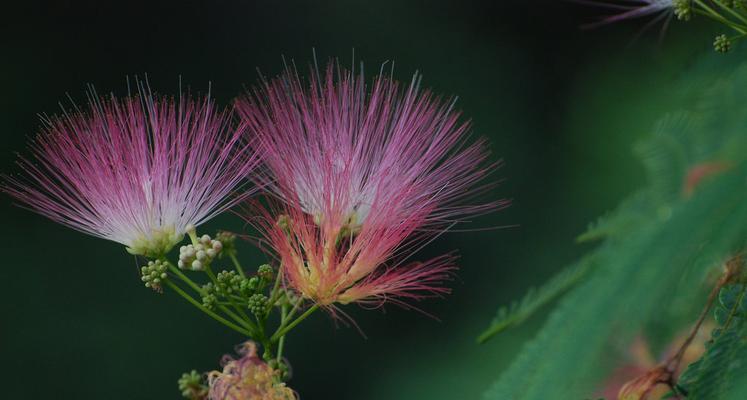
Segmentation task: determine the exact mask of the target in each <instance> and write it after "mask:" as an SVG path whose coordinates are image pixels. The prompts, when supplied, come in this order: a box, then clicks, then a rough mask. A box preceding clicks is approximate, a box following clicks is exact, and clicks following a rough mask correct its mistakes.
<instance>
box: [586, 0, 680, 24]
mask: <svg viewBox="0 0 747 400" xmlns="http://www.w3.org/2000/svg"><path fill="white" fill-rule="evenodd" d="M575 1H576V2H578V3H582V4H588V5H591V6H594V7H599V8H606V9H609V10H611V11H612V13H611V15H608V16H606V17H603V18H602V19H601V20H600V21H598V22H595V23H591V24H588V25H586V27H589V28H593V27H596V26H600V25H606V24H610V23H613V22H618V21H623V20H627V19H635V18H643V17H649V16H653V17H654V18H653V20H652V21H650V22H649V23H648V24H647V27H648V26H650V25H653V24H655V23H657V22H659V21H662V20H665V27H666V25H667V24H668V22H669V20H670V19H671V17H672V15H674V3H673V0H616V1H612V0H606V1H605V0H575Z"/></svg>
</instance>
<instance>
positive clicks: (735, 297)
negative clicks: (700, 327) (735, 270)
mask: <svg viewBox="0 0 747 400" xmlns="http://www.w3.org/2000/svg"><path fill="white" fill-rule="evenodd" d="M714 314H715V317H716V322H717V323H718V324H719V327H718V328H716V329H714V331H713V333H712V338H711V341H710V342H709V343H707V344H706V352H705V354H704V355H703V356H702V357H701V358H700V360H698V361H696V362H694V363H692V364H690V365H689V366H688V368H687V370H685V372H684V373H683V374H682V376H681V377H680V379H679V382H678V388H679V389H680V391H682V392H683V393H686V394H687V398H688V399H695V400H698V399H703V400H705V399H707V400H720V399H724V400H727V399H728V400H730V399H741V398H744V397H743V395H744V394H747V392H746V391H745V389H746V388H747V322H746V321H747V285H744V284H736V285H730V286H727V287H724V288H723V289H721V292H720V293H719V302H718V304H717V306H716V309H715V310H714Z"/></svg>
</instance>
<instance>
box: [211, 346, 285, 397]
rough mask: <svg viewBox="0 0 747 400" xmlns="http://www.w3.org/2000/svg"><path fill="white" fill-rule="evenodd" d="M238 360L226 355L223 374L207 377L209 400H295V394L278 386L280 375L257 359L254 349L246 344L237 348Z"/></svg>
mask: <svg viewBox="0 0 747 400" xmlns="http://www.w3.org/2000/svg"><path fill="white" fill-rule="evenodd" d="M238 351H239V355H240V356H241V357H240V358H238V359H234V358H233V357H231V356H228V355H226V356H225V357H224V358H223V362H222V364H223V370H222V371H211V372H209V373H208V385H209V386H210V392H209V394H208V398H209V399H210V400H296V399H297V398H298V397H297V396H296V393H295V392H294V391H293V390H291V389H290V388H289V387H287V386H285V384H284V383H282V382H280V371H278V370H275V369H273V368H272V367H270V366H269V365H268V364H267V363H266V362H264V361H262V359H261V358H259V356H257V346H256V345H255V344H254V343H253V342H251V341H248V342H246V343H244V344H243V345H242V346H241V348H239V350H238Z"/></svg>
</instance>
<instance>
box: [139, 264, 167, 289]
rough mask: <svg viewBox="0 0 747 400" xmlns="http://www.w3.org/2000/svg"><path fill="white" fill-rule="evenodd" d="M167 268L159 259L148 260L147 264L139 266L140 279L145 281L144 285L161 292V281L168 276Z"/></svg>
mask: <svg viewBox="0 0 747 400" xmlns="http://www.w3.org/2000/svg"><path fill="white" fill-rule="evenodd" d="M167 270H168V267H167V266H166V264H164V263H163V262H161V260H155V261H148V265H145V266H143V267H140V275H141V277H140V280H141V281H143V282H144V283H145V287H147V288H151V289H153V290H155V291H157V292H163V288H162V287H161V283H162V282H163V280H164V279H166V278H168V274H167V273H166V271H167Z"/></svg>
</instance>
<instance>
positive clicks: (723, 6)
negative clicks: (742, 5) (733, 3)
mask: <svg viewBox="0 0 747 400" xmlns="http://www.w3.org/2000/svg"><path fill="white" fill-rule="evenodd" d="M714 3H715V4H716V5H718V6H719V7H721V9H722V10H724V11H726V12H728V13H729V14H731V15H732V16H733V17H734V18H736V19H738V20H740V21H742V23H743V24H747V18H745V17H744V16H743V15H742V14H740V13H738V12H736V11H734V10H732V9H731V8H729V7H727V6H726V5H725V4H723V3H722V2H721V1H718V0H717V1H714Z"/></svg>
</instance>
